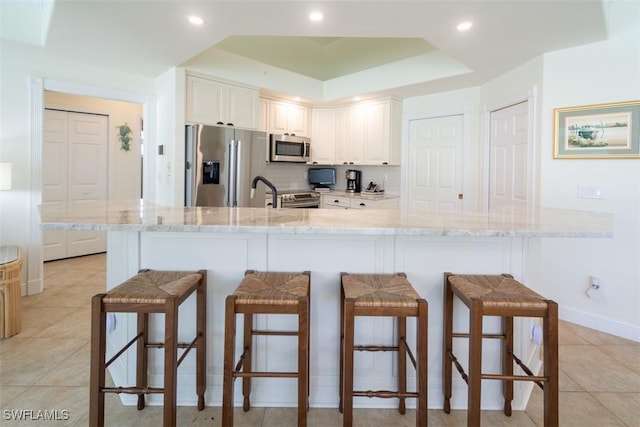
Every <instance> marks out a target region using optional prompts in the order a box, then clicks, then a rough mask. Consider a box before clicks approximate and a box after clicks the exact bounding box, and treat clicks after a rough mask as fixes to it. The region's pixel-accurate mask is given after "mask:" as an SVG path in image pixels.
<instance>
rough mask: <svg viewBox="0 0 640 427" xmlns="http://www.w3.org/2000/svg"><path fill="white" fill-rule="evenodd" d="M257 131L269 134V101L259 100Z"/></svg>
mask: <svg viewBox="0 0 640 427" xmlns="http://www.w3.org/2000/svg"><path fill="white" fill-rule="evenodd" d="M258 130H260V131H262V132H269V100H268V99H264V98H260V114H259V119H258Z"/></svg>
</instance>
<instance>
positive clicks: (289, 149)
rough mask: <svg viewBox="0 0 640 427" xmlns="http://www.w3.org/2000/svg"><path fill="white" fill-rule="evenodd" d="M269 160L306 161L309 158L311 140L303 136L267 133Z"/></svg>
mask: <svg viewBox="0 0 640 427" xmlns="http://www.w3.org/2000/svg"><path fill="white" fill-rule="evenodd" d="M269 160H270V161H272V162H297V163H307V162H309V161H310V160H311V140H310V139H309V138H305V137H303V136H294V135H276V134H271V135H269Z"/></svg>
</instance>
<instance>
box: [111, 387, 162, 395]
mask: <svg viewBox="0 0 640 427" xmlns="http://www.w3.org/2000/svg"><path fill="white" fill-rule="evenodd" d="M100 391H102V392H103V393H115V394H161V393H164V388H158V387H104V388H102V389H101V390H100Z"/></svg>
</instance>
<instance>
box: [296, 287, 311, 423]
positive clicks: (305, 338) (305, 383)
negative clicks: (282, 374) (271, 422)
mask: <svg viewBox="0 0 640 427" xmlns="http://www.w3.org/2000/svg"><path fill="white" fill-rule="evenodd" d="M308 315H309V301H308V300H307V298H306V297H300V298H299V299H298V427H306V425H307V409H308V407H309V317H308Z"/></svg>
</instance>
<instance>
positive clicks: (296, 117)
mask: <svg viewBox="0 0 640 427" xmlns="http://www.w3.org/2000/svg"><path fill="white" fill-rule="evenodd" d="M287 122H288V128H289V133H290V134H292V135H297V136H309V134H310V132H309V109H308V108H307V107H303V106H301V105H293V104H292V105H289V109H288V117H287Z"/></svg>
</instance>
